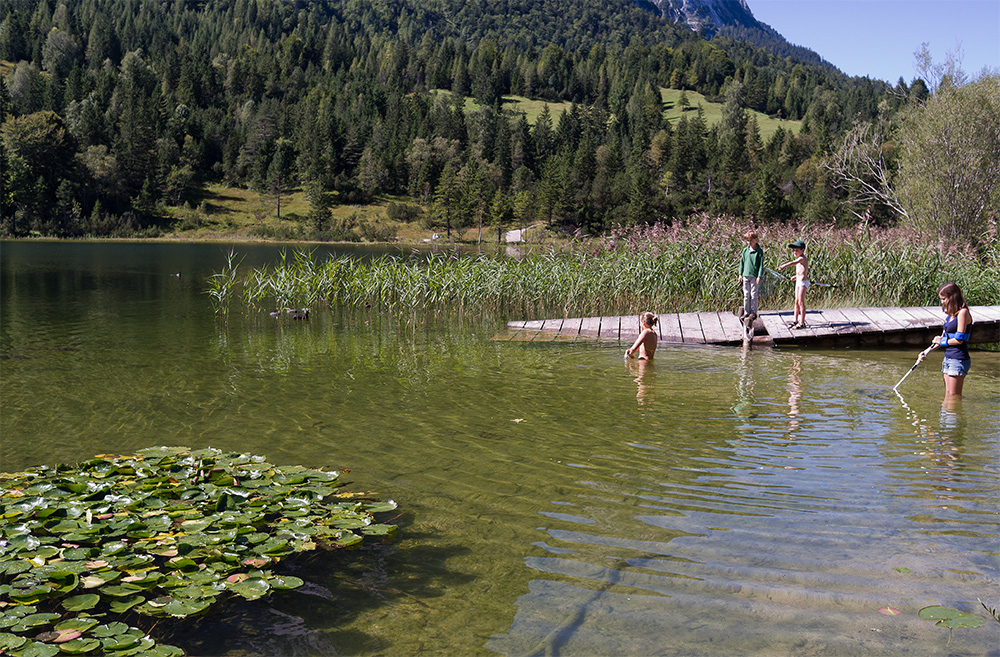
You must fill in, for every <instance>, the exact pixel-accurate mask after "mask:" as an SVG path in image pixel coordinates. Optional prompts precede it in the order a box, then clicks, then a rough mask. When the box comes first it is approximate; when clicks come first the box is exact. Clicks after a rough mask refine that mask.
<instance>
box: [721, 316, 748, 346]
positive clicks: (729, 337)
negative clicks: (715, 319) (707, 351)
mask: <svg viewBox="0 0 1000 657" xmlns="http://www.w3.org/2000/svg"><path fill="white" fill-rule="evenodd" d="M719 324H720V325H721V326H722V330H723V332H724V333H725V335H726V342H727V343H732V344H742V343H743V322H741V321H740V318H739V317H737V316H736V315H734V314H732V313H719Z"/></svg>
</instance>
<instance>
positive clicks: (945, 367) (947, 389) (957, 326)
mask: <svg viewBox="0 0 1000 657" xmlns="http://www.w3.org/2000/svg"><path fill="white" fill-rule="evenodd" d="M938 299H940V300H941V309H942V310H943V311H944V312H945V319H944V331H943V332H942V333H941V336H940V337H938V338H935V340H934V342H932V343H931V346H929V347H927V348H926V349H924V350H923V351H921V352H920V355H919V356H918V357H917V362H918V363H919V362H921V361H923V359H924V358H927V354H929V353H931V352H932V351H934V350H935V349H937V348H938V347H944V361H943V362H942V363H941V373H942V375H943V376H944V393H945V396H946V397H961V396H962V386H964V385H965V375H966V374H968V373H969V367H971V366H972V359H971V358H970V357H969V329H970V328H971V327H972V312H971V311H969V307H968V306H967V305H965V297H964V296H962V289H961V288H960V287H958V285H957V284H956V283H953V282H951V281H949V282H947V283H945V284H944V285H942V286H941V287H940V288H939V289H938Z"/></svg>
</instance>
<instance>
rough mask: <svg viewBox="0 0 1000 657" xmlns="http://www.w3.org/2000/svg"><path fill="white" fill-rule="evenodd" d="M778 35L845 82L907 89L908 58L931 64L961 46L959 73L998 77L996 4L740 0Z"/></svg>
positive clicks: (999, 17)
mask: <svg viewBox="0 0 1000 657" xmlns="http://www.w3.org/2000/svg"><path fill="white" fill-rule="evenodd" d="M747 4H748V5H749V6H750V11H751V12H753V15H754V17H755V18H756V19H757V20H759V21H761V22H762V23H767V24H768V25H770V26H771V27H773V28H774V29H775V30H777V31H778V33H779V34H781V36H783V37H785V39H786V40H788V41H790V42H791V43H794V44H796V45H799V46H805V47H806V48H809V49H810V50H814V51H816V52H817V53H819V55H820V56H821V57H822V58H823V59H825V60H826V61H828V62H830V63H831V64H833V65H834V66H836V67H837V68H839V69H840V70H841V71H843V72H844V73H846V74H847V75H852V76H854V75H857V76H868V77H870V78H873V79H878V80H885V81H887V82H889V83H890V84H895V82H896V81H897V80H898V79H899V78H900V77H902V78H903V79H904V80H905V81H906V82H907V84H909V83H910V82H911V81H912V80H913V78H914V77H916V72H915V70H914V68H913V64H914V61H915V58H914V56H913V53H914V51H916V50H918V49H919V48H920V44H921V43H924V42H927V43H928V44H929V48H930V51H931V54H932V55H933V57H934V61H935V62H943V61H944V59H945V55H946V54H947V53H948V52H950V51H955V50H956V47H957V46H959V44H960V46H961V49H962V51H963V52H964V56H963V57H962V68H963V69H964V70H965V72H966V73H968V74H970V75H973V74H975V73H978V72H979V71H980V70H981V69H982V68H983V67H984V66H988V67H991V68H994V69H998V70H1000V0H747Z"/></svg>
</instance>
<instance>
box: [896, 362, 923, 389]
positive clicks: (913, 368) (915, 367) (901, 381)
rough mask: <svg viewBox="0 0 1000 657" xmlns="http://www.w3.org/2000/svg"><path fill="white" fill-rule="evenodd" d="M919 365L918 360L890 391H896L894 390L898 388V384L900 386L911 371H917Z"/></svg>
mask: <svg viewBox="0 0 1000 657" xmlns="http://www.w3.org/2000/svg"><path fill="white" fill-rule="evenodd" d="M919 364H920V361H919V360H918V361H917V362H915V363H914V364H913V367H911V368H910V370H909V371H908V372H907V373H906V374H904V375H903V378H902V379H900V380H899V383H897V384H896V385H894V386H893V387H892V389H893V390H896V388H898V387H899V386H900V384H901V383H903V381H906V377H908V376H910V372H912V371H913V370H915V369H917V365H919Z"/></svg>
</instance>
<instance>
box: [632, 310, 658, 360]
mask: <svg viewBox="0 0 1000 657" xmlns="http://www.w3.org/2000/svg"><path fill="white" fill-rule="evenodd" d="M659 319H660V318H659V317H657V316H656V315H654V314H653V313H648V312H647V313H643V314H641V315H639V337H638V338H636V339H635V343H633V345H632V346H631V347H629V348H628V349H626V350H625V358H634V357H635V355H636V353H638V354H639V360H653V354H655V353H656V331H654V330H653V327H654V326H656V322H657V321H658V320H659Z"/></svg>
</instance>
